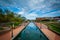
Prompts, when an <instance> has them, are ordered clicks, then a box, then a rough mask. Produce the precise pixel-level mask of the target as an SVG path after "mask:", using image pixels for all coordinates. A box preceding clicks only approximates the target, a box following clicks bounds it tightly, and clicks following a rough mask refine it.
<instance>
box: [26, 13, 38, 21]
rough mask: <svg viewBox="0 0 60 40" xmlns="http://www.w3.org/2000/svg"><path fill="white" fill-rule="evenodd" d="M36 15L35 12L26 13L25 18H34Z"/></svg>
mask: <svg viewBox="0 0 60 40" xmlns="http://www.w3.org/2000/svg"><path fill="white" fill-rule="evenodd" d="M36 17H38V15H37V14H36V13H34V12H33V13H30V14H28V15H26V18H27V19H30V20H31V19H36Z"/></svg>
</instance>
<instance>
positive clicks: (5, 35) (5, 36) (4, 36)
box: [0, 23, 27, 40]
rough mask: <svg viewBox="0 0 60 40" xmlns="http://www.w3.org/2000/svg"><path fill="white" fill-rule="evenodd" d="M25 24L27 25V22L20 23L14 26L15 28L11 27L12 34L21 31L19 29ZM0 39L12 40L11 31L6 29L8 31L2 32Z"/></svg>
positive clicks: (14, 34)
mask: <svg viewBox="0 0 60 40" xmlns="http://www.w3.org/2000/svg"><path fill="white" fill-rule="evenodd" d="M26 25H27V23H25V24H22V25H21V26H19V27H18V28H16V29H13V30H14V31H13V36H14V37H15V36H17V35H18V33H19V32H21V30H22V29H23V28H25V26H26ZM14 37H13V38H14ZM0 40H12V33H11V31H8V32H6V33H3V34H0Z"/></svg>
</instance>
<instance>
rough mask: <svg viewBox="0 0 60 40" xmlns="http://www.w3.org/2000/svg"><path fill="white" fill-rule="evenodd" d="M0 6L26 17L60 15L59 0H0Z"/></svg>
mask: <svg viewBox="0 0 60 40" xmlns="http://www.w3.org/2000/svg"><path fill="white" fill-rule="evenodd" d="M0 8H2V9H6V8H8V9H9V10H11V11H13V12H16V13H18V14H20V15H22V16H24V17H26V18H27V19H36V17H54V16H60V0H0Z"/></svg>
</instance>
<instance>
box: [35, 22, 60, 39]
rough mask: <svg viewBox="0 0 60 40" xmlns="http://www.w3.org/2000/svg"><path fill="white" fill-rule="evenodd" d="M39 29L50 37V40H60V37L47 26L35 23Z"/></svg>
mask: <svg viewBox="0 0 60 40" xmlns="http://www.w3.org/2000/svg"><path fill="white" fill-rule="evenodd" d="M35 24H36V25H37V26H38V27H39V29H40V30H41V31H42V32H43V33H44V34H45V35H46V36H47V37H48V39H49V40H60V35H58V34H56V33H54V32H52V31H50V30H49V29H48V28H47V26H46V25H44V24H40V23H37V22H36V23H35Z"/></svg>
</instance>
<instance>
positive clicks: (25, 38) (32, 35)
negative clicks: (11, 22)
mask: <svg viewBox="0 0 60 40" xmlns="http://www.w3.org/2000/svg"><path fill="white" fill-rule="evenodd" d="M13 40H48V38H47V37H46V36H45V35H44V34H43V33H42V32H41V30H39V28H38V27H37V26H36V25H35V24H34V23H32V22H31V23H29V24H28V25H27V26H26V28H25V29H24V30H22V32H21V33H19V34H18V36H17V37H16V38H15V39H13Z"/></svg>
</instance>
